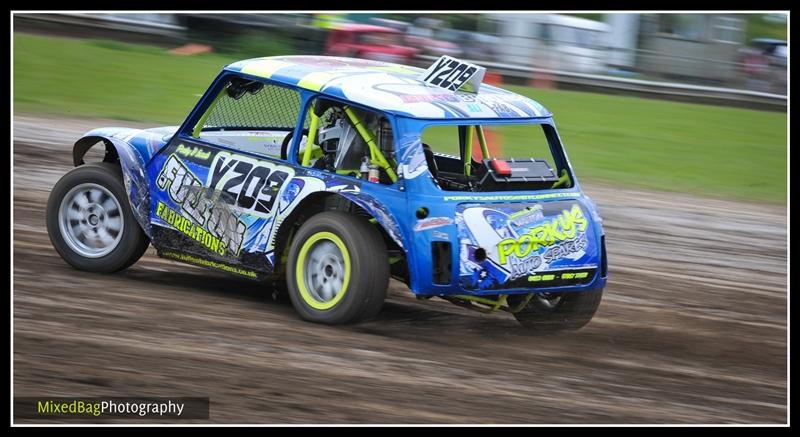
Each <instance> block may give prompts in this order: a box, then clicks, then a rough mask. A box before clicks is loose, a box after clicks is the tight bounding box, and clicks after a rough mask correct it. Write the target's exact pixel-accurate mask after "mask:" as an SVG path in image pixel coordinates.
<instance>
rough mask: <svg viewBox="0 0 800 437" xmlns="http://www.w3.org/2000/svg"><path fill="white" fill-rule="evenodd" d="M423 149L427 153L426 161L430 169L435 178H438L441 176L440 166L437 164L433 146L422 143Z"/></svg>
mask: <svg viewBox="0 0 800 437" xmlns="http://www.w3.org/2000/svg"><path fill="white" fill-rule="evenodd" d="M422 151H423V152H424V153H425V161H426V162H427V164H428V171H430V172H431V175H433V178H434V179H436V178H438V177H439V166H437V165H436V157H435V156H434V155H433V150H432V149H431V146H429V145H427V144H425V143H422Z"/></svg>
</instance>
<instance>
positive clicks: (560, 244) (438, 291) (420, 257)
mask: <svg viewBox="0 0 800 437" xmlns="http://www.w3.org/2000/svg"><path fill="white" fill-rule="evenodd" d="M573 197H574V198H572V199H569V200H564V199H563V198H561V199H550V200H543V201H538V202H537V201H533V202H496V203H459V204H450V205H447V204H444V205H436V207H435V208H436V212H437V213H438V214H436V215H435V216H434V209H433V208H431V214H430V215H429V217H426V218H424V219H420V220H418V221H417V222H416V225H415V226H414V237H415V238H414V250H413V251H412V252H413V258H414V262H413V269H412V274H411V276H412V281H411V283H412V284H411V285H412V287H411V289H412V291H413V292H414V293H415V294H417V295H424V296H448V295H457V294H461V295H473V296H493V295H499V294H527V293H532V292H554V291H558V292H562V291H563V292H573V291H574V292H580V291H587V290H596V289H600V288H603V287H604V286H605V283H606V277H607V260H606V254H605V238H604V234H603V230H602V225H601V220H600V218H599V216H598V215H597V213H596V211H595V209H594V204H593V203H592V202H591V201H590V200H589V199H588V198H586V197H585V196H583V195H582V194H580V193H576V195H575V196H573ZM440 214H441V215H440ZM450 217H452V218H450Z"/></svg>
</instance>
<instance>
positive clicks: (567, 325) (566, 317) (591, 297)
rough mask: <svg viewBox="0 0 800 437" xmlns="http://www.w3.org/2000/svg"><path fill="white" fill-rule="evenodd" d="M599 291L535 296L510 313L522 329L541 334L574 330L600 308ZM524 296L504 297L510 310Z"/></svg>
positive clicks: (587, 321)
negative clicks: (525, 328) (519, 308)
mask: <svg viewBox="0 0 800 437" xmlns="http://www.w3.org/2000/svg"><path fill="white" fill-rule="evenodd" d="M602 297H603V290H602V289H600V290H591V291H581V292H562V293H535V294H534V295H533V296H532V297H531V299H530V300H529V301H528V303H527V305H525V307H523V308H522V309H521V310H519V311H517V312H516V313H514V317H515V318H516V319H517V321H519V322H520V323H521V324H522V326H525V327H527V328H530V329H532V330H534V331H538V332H542V333H550V332H558V331H563V330H577V329H580V328H582V327H583V326H585V325H586V324H587V323H589V321H590V320H592V317H594V313H595V312H596V311H597V308H598V307H599V306H600V301H601V300H602ZM525 298H526V296H524V295H512V296H508V304H509V306H511V307H512V308H513V307H514V306H518V305H520V304H522V302H523V300H524V299H525Z"/></svg>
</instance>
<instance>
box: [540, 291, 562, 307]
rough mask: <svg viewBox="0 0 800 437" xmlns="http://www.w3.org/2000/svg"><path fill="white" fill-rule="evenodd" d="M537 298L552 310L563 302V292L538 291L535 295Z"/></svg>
mask: <svg viewBox="0 0 800 437" xmlns="http://www.w3.org/2000/svg"><path fill="white" fill-rule="evenodd" d="M534 297H535V299H536V300H537V301H538V302H539V304H541V305H542V306H543V307H545V308H547V309H548V310H552V309H553V308H555V307H556V306H557V305H558V303H559V302H561V294H560V293H556V294H553V293H536V294H535V295H534Z"/></svg>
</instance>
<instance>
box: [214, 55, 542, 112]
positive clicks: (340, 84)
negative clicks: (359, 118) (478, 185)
mask: <svg viewBox="0 0 800 437" xmlns="http://www.w3.org/2000/svg"><path fill="white" fill-rule="evenodd" d="M225 70H226V71H231V72H239V73H245V74H249V75H252V76H256V77H261V78H265V79H270V80H272V81H275V82H278V83H282V84H286V85H290V86H297V87H299V88H303V89H307V90H311V91H315V92H319V93H321V94H324V95H328V96H331V97H336V98H339V99H343V100H347V101H351V102H353V103H355V104H360V105H363V106H368V107H372V108H375V109H378V110H381V111H384V112H388V113H392V114H395V115H399V116H405V117H411V118H423V119H439V120H449V119H470V118H474V119H520V118H544V117H550V116H551V115H552V114H551V113H550V112H549V111H548V110H547V109H545V108H544V106H542V105H541V104H539V103H538V102H536V101H535V100H532V99H530V98H528V97H525V96H522V95H519V94H516V93H513V92H511V91H507V90H504V89H501V88H497V87H494V86H491V85H487V84H482V85H481V86H480V89H479V92H478V93H476V94H470V93H464V92H454V91H449V90H446V89H443V88H439V87H435V86H431V85H428V84H426V83H425V82H423V81H421V80H420V79H418V77H419V75H420V74H421V73H422V72H423V71H424V70H423V69H421V68H416V67H409V66H406V65H400V64H392V63H388V62H380V61H372V60H365V59H355V58H340V57H333V56H273V57H265V58H254V59H247V60H243V61H239V62H235V63H233V64H230V65H228V66H226V67H225Z"/></svg>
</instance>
